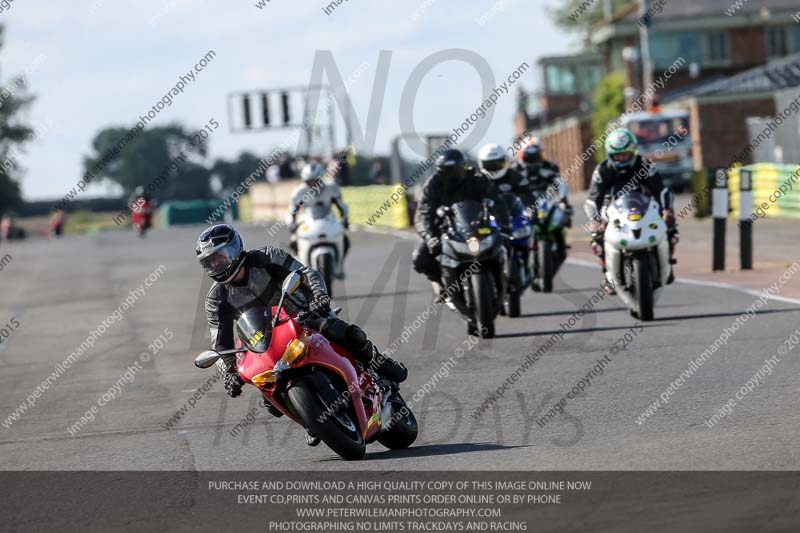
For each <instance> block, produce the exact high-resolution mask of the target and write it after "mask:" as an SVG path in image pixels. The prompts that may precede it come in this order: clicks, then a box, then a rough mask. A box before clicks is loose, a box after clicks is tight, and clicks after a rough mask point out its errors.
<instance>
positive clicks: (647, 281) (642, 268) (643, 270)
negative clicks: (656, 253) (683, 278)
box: [633, 255, 654, 321]
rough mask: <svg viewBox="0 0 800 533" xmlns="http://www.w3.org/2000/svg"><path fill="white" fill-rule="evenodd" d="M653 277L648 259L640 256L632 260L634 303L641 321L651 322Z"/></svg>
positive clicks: (646, 256)
mask: <svg viewBox="0 0 800 533" xmlns="http://www.w3.org/2000/svg"><path fill="white" fill-rule="evenodd" d="M652 278H653V276H652V271H651V269H650V257H649V256H648V255H640V256H637V257H635V258H634V259H633V281H634V284H635V287H636V302H637V304H638V306H639V312H638V315H639V318H640V319H641V320H643V321H650V320H653V305H654V304H653V279H652Z"/></svg>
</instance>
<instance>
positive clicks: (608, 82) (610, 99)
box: [592, 73, 625, 161]
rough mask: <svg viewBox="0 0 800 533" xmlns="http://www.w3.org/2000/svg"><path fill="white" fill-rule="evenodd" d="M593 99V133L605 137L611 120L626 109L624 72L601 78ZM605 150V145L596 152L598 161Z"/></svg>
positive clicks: (596, 136)
mask: <svg viewBox="0 0 800 533" xmlns="http://www.w3.org/2000/svg"><path fill="white" fill-rule="evenodd" d="M592 101H593V109H592V135H594V138H595V139H605V138H606V128H608V124H609V122H611V121H613V120H616V119H617V118H619V116H620V115H622V113H623V112H624V111H625V78H624V77H623V76H622V74H614V73H612V74H608V75H606V76H605V77H604V78H603V79H602V80H600V83H598V84H597V88H596V89H595V90H594V95H593V97H592ZM605 152H606V151H605V148H604V147H601V148H600V150H598V151H597V152H595V157H596V158H597V161H602V160H603V159H605V157H606V153H605Z"/></svg>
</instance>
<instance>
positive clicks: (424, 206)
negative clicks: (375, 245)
mask: <svg viewBox="0 0 800 533" xmlns="http://www.w3.org/2000/svg"><path fill="white" fill-rule="evenodd" d="M485 198H488V199H491V200H492V201H493V202H494V211H495V216H496V217H497V219H498V224H499V225H500V227H501V228H502V231H503V232H504V233H507V234H508V233H510V222H509V217H508V209H507V208H506V206H505V202H503V201H502V200H501V198H500V196H499V194H498V192H497V189H496V188H495V187H494V185H493V184H492V182H491V181H490V180H489V179H487V178H486V177H485V176H483V175H482V174H480V173H479V172H476V171H475V169H474V168H472V167H469V166H467V158H466V156H465V155H464V153H463V152H461V150H458V149H455V148H450V149H448V150H446V151H445V152H444V154H442V156H441V157H440V158H439V160H438V161H437V165H436V173H435V174H434V175H433V176H431V177H430V178H428V181H426V182H425V185H424V186H423V188H422V197H421V198H420V200H419V203H418V204H417V212H416V213H415V215H414V228H415V229H416V230H417V233H418V234H419V236H420V237H422V242H421V243H420V244H419V246H417V249H416V250H414V254H413V256H412V259H411V261H412V264H413V265H414V270H416V271H417V272H419V273H420V274H422V275H424V276H425V277H426V278H428V279H429V280H430V281H431V282H432V283H433V284H434V291H435V292H436V293H437V295H438V294H440V293H441V290H442V287H441V268H440V266H439V262H438V261H437V260H436V257H437V256H438V255H439V254H440V253H441V251H442V245H441V241H440V236H441V229H440V227H439V225H438V224H437V218H436V210H437V209H438V208H439V207H440V206H450V205H452V204H454V203H456V202H461V201H464V200H474V201H477V202H480V201H482V200H483V199H485Z"/></svg>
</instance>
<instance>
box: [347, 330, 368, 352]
mask: <svg viewBox="0 0 800 533" xmlns="http://www.w3.org/2000/svg"><path fill="white" fill-rule="evenodd" d="M346 335H347V341H348V342H349V343H352V345H353V346H357V347H358V348H361V347H363V346H364V345H365V344H366V343H367V341H368V340H369V339H368V338H367V333H366V332H365V331H364V330H363V329H361V328H360V327H358V326H356V325H355V324H350V325H349V326H347V331H346Z"/></svg>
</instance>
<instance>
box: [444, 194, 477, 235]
mask: <svg viewBox="0 0 800 533" xmlns="http://www.w3.org/2000/svg"><path fill="white" fill-rule="evenodd" d="M450 211H451V212H452V213H453V220H454V221H455V223H456V226H458V228H459V229H461V230H464V229H466V230H469V229H470V228H471V227H472V225H473V224H475V223H477V222H478V221H480V218H481V215H482V214H483V208H482V207H481V204H480V202H476V201H474V200H464V201H463V202H458V203H455V204H453V205H451V206H450Z"/></svg>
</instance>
